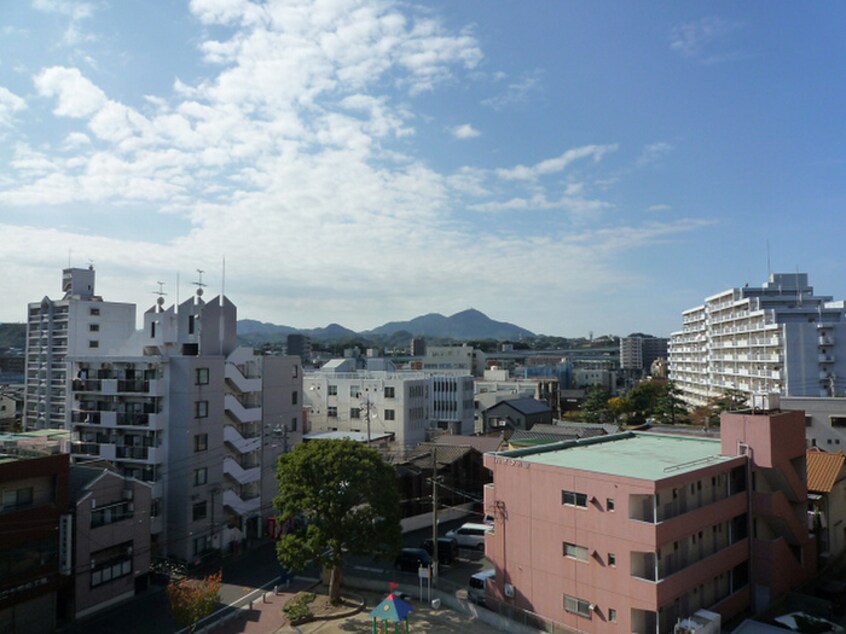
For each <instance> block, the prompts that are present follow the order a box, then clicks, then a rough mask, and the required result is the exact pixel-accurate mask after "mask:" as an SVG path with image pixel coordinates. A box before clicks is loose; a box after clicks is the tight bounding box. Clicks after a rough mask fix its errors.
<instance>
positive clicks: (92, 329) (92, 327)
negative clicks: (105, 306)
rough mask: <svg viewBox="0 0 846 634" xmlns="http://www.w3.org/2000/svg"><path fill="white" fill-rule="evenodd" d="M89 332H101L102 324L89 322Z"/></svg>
mask: <svg viewBox="0 0 846 634" xmlns="http://www.w3.org/2000/svg"><path fill="white" fill-rule="evenodd" d="M88 332H100V324H88Z"/></svg>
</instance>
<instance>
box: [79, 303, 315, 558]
mask: <svg viewBox="0 0 846 634" xmlns="http://www.w3.org/2000/svg"><path fill="white" fill-rule="evenodd" d="M235 329H236V308H235V306H234V305H233V304H232V303H231V302H230V301H229V300H228V299H227V298H226V297H216V298H214V299H212V300H211V301H210V302H205V301H203V300H202V298H201V297H200V296H197V297H195V298H191V299H189V300H187V301H185V302H183V303H182V304H180V305H179V307H178V308H177V307H174V306H171V307H169V308H167V309H165V308H164V307H163V306H162V305H161V304H159V305H158V306H156V307H154V308H151V309H150V310H148V311H147V312H146V313H145V315H144V331H143V337H142V338H141V341H140V342H139V343H140V348H139V349H138V353H137V354H136V355H133V356H99V355H98V356H94V355H78V356H75V357H73V358H72V359H71V372H72V373H73V375H74V376H75V377H76V378H75V379H74V380H73V382H72V390H71V395H72V398H69V403H68V409H69V411H70V412H71V420H70V428H71V429H72V431H73V436H74V438H75V439H76V441H77V442H75V443H74V444H73V448H72V452H73V459H74V461H75V462H84V461H86V460H94V459H101V460H102V459H105V460H108V461H110V462H112V463H113V464H115V465H116V467H117V468H118V471H119V472H120V473H122V474H123V475H128V476H131V477H135V478H138V479H139V480H142V481H145V482H149V483H151V484H152V487H153V488H152V511H151V515H152V518H151V532H152V534H153V546H152V547H153V551H154V553H156V554H158V555H167V556H173V557H177V558H179V559H183V560H188V561H191V560H194V559H196V558H198V557H201V556H202V555H203V554H204V553H205V552H207V551H210V550H213V549H225V548H229V547H231V544H232V543H233V542H238V541H240V540H241V539H242V538H244V537H247V536H249V537H257V536H260V535H261V531H262V518H263V517H265V516H267V515H270V514H272V512H273V511H272V500H273V497H274V495H276V494H277V492H278V487H277V484H276V462H277V458H278V456H279V454H281V453H283V452H285V451H287V450H288V449H289V448H290V447H291V446H292V445H293V444H294V443H295V442H297V440H298V439H299V438H300V437H301V434H302V426H301V424H300V420H301V417H302V403H301V400H300V399H301V396H300V394H301V390H302V387H301V386H302V373H301V370H300V365H299V358H298V357H287V356H285V357H277V356H265V357H260V356H256V355H255V354H254V353H253V351H252V349H247V348H239V347H237V345H236V336H235V334H236V333H235Z"/></svg>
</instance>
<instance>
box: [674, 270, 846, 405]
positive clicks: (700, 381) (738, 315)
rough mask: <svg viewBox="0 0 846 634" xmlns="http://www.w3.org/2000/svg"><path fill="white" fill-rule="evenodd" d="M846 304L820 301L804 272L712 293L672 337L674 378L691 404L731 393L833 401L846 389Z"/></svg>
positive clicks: (822, 298)
mask: <svg viewBox="0 0 846 634" xmlns="http://www.w3.org/2000/svg"><path fill="white" fill-rule="evenodd" d="M844 313H846V311H845V310H844V303H843V302H842V301H838V302H834V301H832V298H831V297H826V296H819V295H814V290H813V288H812V287H811V286H809V285H808V276H807V274H805V273H795V274H772V275H770V278H769V281H768V282H767V283H765V284H764V285H763V286H761V287H757V288H752V287H749V286H744V287H743V288H734V289H729V290H726V291H723V292H722V293H718V294H716V295H712V296H711V297H708V298H706V299H705V303H704V304H703V305H701V306H697V307H695V308H691V309H689V310H686V311H684V312H683V313H682V322H683V329H682V330H681V331H679V332H675V333H673V334H672V335H671V338H670V344H669V366H670V379H671V380H673V381H674V382H675V384H676V386H677V387H678V388H679V390H680V391H681V397H682V398H683V399H684V400H685V401H686V402H687V403H688V404H690V405H703V404H705V403H707V402H708V400H709V399H711V398H713V397H716V396H719V395H721V394H722V393H723V392H724V391H725V390H728V389H732V390H740V391H742V392H746V393H749V394H753V393H771V392H775V393H779V394H781V395H782V396H830V395H833V394H835V393H840V392H842V391H843V389H844V388H845V387H846V321H844Z"/></svg>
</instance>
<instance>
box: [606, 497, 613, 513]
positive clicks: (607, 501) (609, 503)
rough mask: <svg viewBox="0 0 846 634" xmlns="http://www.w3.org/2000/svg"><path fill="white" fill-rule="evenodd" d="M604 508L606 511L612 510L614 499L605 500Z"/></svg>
mask: <svg viewBox="0 0 846 634" xmlns="http://www.w3.org/2000/svg"><path fill="white" fill-rule="evenodd" d="M605 508H606V510H608V511H613V510H614V498H608V499H607V500H605Z"/></svg>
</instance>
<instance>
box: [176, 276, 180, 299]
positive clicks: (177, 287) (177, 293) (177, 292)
mask: <svg viewBox="0 0 846 634" xmlns="http://www.w3.org/2000/svg"><path fill="white" fill-rule="evenodd" d="M176 306H177V308H178V307H179V271H177V272H176Z"/></svg>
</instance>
